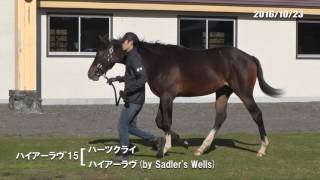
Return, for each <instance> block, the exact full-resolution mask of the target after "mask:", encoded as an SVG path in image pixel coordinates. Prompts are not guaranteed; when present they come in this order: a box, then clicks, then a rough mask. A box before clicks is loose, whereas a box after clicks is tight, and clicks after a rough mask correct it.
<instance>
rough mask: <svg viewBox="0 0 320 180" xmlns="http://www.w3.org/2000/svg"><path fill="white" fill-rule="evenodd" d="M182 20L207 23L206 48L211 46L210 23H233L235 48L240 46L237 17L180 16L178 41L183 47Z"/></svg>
mask: <svg viewBox="0 0 320 180" xmlns="http://www.w3.org/2000/svg"><path fill="white" fill-rule="evenodd" d="M181 20H204V21H206V48H205V49H208V46H209V37H208V27H209V23H208V22H209V21H229V22H230V21H231V22H233V47H237V46H238V24H237V23H238V21H237V20H238V19H237V17H205V16H201V17H198V16H178V31H177V32H178V41H177V44H178V45H179V46H180V45H181V43H180V42H181V37H180V21H181Z"/></svg>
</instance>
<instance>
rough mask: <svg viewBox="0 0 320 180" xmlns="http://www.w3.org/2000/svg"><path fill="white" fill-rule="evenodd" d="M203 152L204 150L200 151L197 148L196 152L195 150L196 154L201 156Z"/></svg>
mask: <svg viewBox="0 0 320 180" xmlns="http://www.w3.org/2000/svg"><path fill="white" fill-rule="evenodd" d="M202 154H203V153H202V151H200V150H198V149H197V150H196V152H194V155H195V156H201V155H202Z"/></svg>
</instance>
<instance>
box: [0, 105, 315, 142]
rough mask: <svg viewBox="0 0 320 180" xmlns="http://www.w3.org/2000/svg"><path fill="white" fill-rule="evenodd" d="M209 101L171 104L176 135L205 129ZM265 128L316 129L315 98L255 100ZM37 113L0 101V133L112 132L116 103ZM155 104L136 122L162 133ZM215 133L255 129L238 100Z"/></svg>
mask: <svg viewBox="0 0 320 180" xmlns="http://www.w3.org/2000/svg"><path fill="white" fill-rule="evenodd" d="M213 107H214V106H213V104H207V103H206V104H179V103H177V104H174V114H173V118H174V119H173V129H174V130H176V131H177V132H179V133H180V134H203V135H205V134H207V133H208V131H209V130H210V128H211V127H212V126H213V122H214V112H215V111H214V109H213ZM259 107H260V108H261V110H262V112H263V118H264V123H265V127H266V130H267V132H269V133H270V132H320V102H310V103H260V104H259ZM43 108H44V110H45V112H44V113H43V114H19V113H14V112H11V111H9V110H8V107H7V105H0V136H2V137H3V136H18V137H19V136H23V137H39V136H40V137H79V136H80V137H96V136H117V131H116V130H117V119H118V117H119V114H120V111H121V108H122V106H120V107H115V106H114V105H83V106H80V105H79V106H74V105H72V106H65V105H63V106H62V105H61V106H44V107H43ZM157 108H158V105H157V104H146V105H145V106H144V108H143V110H142V112H141V113H140V115H139V120H138V125H139V126H140V127H142V128H146V129H147V130H149V131H151V132H153V133H155V134H156V135H162V134H163V133H162V131H161V130H159V129H158V128H157V127H156V124H155V122H154V119H155V116H156V113H157ZM221 132H249V133H258V128H257V126H256V124H255V123H254V122H253V120H252V119H251V117H250V115H249V113H248V112H247V111H246V109H245V108H244V106H243V105H242V104H237V103H234V104H229V105H228V118H227V120H226V122H225V123H224V124H223V126H222V128H221Z"/></svg>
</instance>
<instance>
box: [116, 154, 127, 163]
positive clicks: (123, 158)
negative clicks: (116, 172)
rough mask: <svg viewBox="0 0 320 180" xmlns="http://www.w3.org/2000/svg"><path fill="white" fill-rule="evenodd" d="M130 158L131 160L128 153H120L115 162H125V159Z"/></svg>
mask: <svg viewBox="0 0 320 180" xmlns="http://www.w3.org/2000/svg"><path fill="white" fill-rule="evenodd" d="M128 160H129V156H128V155H126V154H120V155H117V156H116V160H115V162H119V163H121V162H123V161H128Z"/></svg>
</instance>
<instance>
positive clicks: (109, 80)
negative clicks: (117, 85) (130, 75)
mask: <svg viewBox="0 0 320 180" xmlns="http://www.w3.org/2000/svg"><path fill="white" fill-rule="evenodd" d="M121 79H122V77H121V76H116V77H113V78H109V79H108V81H107V83H108V84H110V85H111V83H112V82H115V81H119V82H120V81H121Z"/></svg>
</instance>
